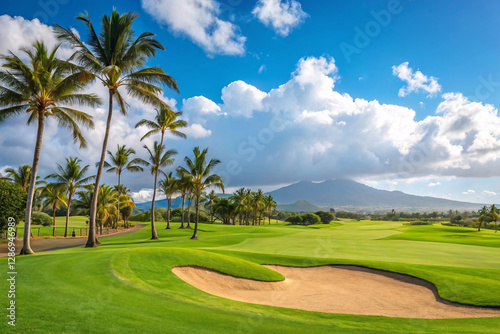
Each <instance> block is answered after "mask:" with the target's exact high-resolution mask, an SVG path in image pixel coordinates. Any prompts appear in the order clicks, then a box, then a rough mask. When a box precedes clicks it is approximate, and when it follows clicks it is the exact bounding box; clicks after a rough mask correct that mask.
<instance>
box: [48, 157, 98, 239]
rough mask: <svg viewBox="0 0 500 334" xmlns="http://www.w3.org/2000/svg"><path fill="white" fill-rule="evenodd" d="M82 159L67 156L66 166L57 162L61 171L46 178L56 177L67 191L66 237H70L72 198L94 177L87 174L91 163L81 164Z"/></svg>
mask: <svg viewBox="0 0 500 334" xmlns="http://www.w3.org/2000/svg"><path fill="white" fill-rule="evenodd" d="M80 162H81V160H80V159H79V158H72V157H69V158H66V166H64V167H63V166H61V165H60V164H57V169H58V171H59V173H52V174H50V175H48V176H47V177H46V179H54V180H55V181H57V182H58V184H60V185H61V186H62V187H63V188H64V190H65V191H66V192H67V198H68V204H67V210H66V227H65V229H64V237H65V238H67V237H68V227H69V211H70V209H71V199H72V197H73V195H74V194H75V193H76V191H77V190H78V188H80V187H82V186H83V185H85V184H87V183H89V182H90V181H92V180H93V179H94V176H86V175H85V174H87V170H88V169H89V165H86V166H84V167H83V168H82V167H81V166H80Z"/></svg>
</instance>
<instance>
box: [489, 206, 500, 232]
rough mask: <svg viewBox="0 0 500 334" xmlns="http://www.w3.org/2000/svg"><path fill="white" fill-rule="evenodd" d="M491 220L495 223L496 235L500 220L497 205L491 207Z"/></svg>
mask: <svg viewBox="0 0 500 334" xmlns="http://www.w3.org/2000/svg"><path fill="white" fill-rule="evenodd" d="M490 218H491V220H493V221H494V222H495V233H497V220H498V219H500V216H499V215H498V209H497V208H496V206H495V204H493V205H492V206H491V207H490Z"/></svg>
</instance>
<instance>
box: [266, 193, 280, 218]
mask: <svg viewBox="0 0 500 334" xmlns="http://www.w3.org/2000/svg"><path fill="white" fill-rule="evenodd" d="M277 206H278V204H276V202H275V201H274V199H273V196H272V195H267V196H265V197H264V208H265V210H267V213H268V214H269V225H271V211H272V210H273V209H274V208H275V207H277Z"/></svg>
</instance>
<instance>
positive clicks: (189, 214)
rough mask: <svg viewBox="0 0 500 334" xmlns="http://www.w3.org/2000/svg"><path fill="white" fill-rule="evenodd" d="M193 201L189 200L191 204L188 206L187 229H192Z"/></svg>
mask: <svg viewBox="0 0 500 334" xmlns="http://www.w3.org/2000/svg"><path fill="white" fill-rule="evenodd" d="M192 201H193V200H191V199H190V200H189V204H188V212H187V228H191V225H190V222H191V202H192Z"/></svg>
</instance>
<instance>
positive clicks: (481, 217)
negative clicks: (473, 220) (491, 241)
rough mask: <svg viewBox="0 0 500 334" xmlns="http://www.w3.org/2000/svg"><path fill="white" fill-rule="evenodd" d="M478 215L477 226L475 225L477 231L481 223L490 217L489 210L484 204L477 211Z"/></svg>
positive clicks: (479, 229)
mask: <svg viewBox="0 0 500 334" xmlns="http://www.w3.org/2000/svg"><path fill="white" fill-rule="evenodd" d="M477 215H478V220H477V221H478V223H479V224H478V227H477V230H478V231H481V224H482V223H483V222H484V221H485V220H487V219H488V218H490V211H489V210H488V208H487V207H486V206H483V207H482V209H481V210H479V212H478V213H477Z"/></svg>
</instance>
